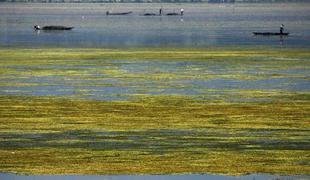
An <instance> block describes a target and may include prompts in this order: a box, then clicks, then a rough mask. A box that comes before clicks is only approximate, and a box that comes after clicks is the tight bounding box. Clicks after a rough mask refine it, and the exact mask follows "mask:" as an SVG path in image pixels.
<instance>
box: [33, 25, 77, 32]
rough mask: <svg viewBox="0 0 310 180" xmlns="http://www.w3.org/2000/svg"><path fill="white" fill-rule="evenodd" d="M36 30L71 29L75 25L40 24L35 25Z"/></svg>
mask: <svg viewBox="0 0 310 180" xmlns="http://www.w3.org/2000/svg"><path fill="white" fill-rule="evenodd" d="M34 29H35V30H46V31H53V30H71V29H73V27H68V26H43V27H40V26H38V25H35V26H34Z"/></svg>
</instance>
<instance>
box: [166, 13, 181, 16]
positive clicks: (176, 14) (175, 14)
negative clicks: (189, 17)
mask: <svg viewBox="0 0 310 180" xmlns="http://www.w3.org/2000/svg"><path fill="white" fill-rule="evenodd" d="M166 15H167V16H179V15H180V14H179V13H167V14H166Z"/></svg>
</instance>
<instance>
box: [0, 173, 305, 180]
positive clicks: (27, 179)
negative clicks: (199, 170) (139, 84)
mask: <svg viewBox="0 0 310 180" xmlns="http://www.w3.org/2000/svg"><path fill="white" fill-rule="evenodd" d="M306 178H309V177H308V176H277V175H267V174H255V175H247V176H239V177H238V176H237V177H233V176H220V175H141V176H134V175H131V176H130V175H115V176H113V175H103V176H96V175H80V176H79V175H64V176H60V175H58V176H25V175H24V176H23V175H13V174H1V173H0V179H8V180H11V179H14V180H43V179H44V180H85V179H88V180H99V179H100V180H102V179H103V180H168V179H169V180H189V179H195V180H203V179H204V180H205V179H216V180H266V179H281V180H294V179H306Z"/></svg>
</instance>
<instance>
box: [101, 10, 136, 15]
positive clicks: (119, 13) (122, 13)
mask: <svg viewBox="0 0 310 180" xmlns="http://www.w3.org/2000/svg"><path fill="white" fill-rule="evenodd" d="M131 13H132V11H128V12H115V13H112V12H110V11H107V12H106V14H107V16H110V15H128V14H131Z"/></svg>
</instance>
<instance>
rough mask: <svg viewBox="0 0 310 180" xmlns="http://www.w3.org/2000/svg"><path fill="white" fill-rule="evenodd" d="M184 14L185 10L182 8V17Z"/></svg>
mask: <svg viewBox="0 0 310 180" xmlns="http://www.w3.org/2000/svg"><path fill="white" fill-rule="evenodd" d="M183 14H184V9H183V8H182V9H181V16H183Z"/></svg>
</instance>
